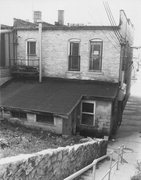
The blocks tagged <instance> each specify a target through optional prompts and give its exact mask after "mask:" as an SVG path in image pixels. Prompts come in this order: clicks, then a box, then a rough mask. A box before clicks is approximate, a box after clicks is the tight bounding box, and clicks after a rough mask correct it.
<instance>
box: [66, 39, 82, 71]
mask: <svg viewBox="0 0 141 180" xmlns="http://www.w3.org/2000/svg"><path fill="white" fill-rule="evenodd" d="M69 71H80V40H79V39H71V40H70V41H69Z"/></svg>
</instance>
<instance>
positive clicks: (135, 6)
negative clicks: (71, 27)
mask: <svg viewBox="0 0 141 180" xmlns="http://www.w3.org/2000/svg"><path fill="white" fill-rule="evenodd" d="M103 1H104V0H0V24H6V25H12V24H13V18H18V19H23V20H29V21H31V22H32V21H33V11H36V10H39V11H42V20H43V21H47V22H49V23H53V24H54V22H55V21H57V16H58V12H57V11H58V10H59V9H60V10H64V17H65V24H67V23H79V24H87V25H110V23H109V20H108V18H107V15H106V12H105V9H104V6H103ZM107 2H108V4H109V6H110V9H111V11H112V14H113V16H114V19H115V21H116V24H117V25H118V24H119V11H120V10H121V9H123V10H124V11H125V13H126V15H127V17H128V18H129V19H130V20H131V22H132V24H133V25H134V27H135V32H134V37H135V40H134V42H135V45H136V46H141V35H140V34H141V0H107Z"/></svg>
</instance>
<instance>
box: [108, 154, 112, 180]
mask: <svg viewBox="0 0 141 180" xmlns="http://www.w3.org/2000/svg"><path fill="white" fill-rule="evenodd" d="M112 160H113V153H112V154H111V156H110V168H109V176H108V180H110V177H111V170H112Z"/></svg>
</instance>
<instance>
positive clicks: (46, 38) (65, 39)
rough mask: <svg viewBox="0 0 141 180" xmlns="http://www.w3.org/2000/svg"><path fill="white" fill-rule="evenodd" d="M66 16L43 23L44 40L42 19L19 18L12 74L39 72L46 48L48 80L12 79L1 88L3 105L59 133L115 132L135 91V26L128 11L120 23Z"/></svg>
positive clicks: (44, 62) (44, 70)
mask: <svg viewBox="0 0 141 180" xmlns="http://www.w3.org/2000/svg"><path fill="white" fill-rule="evenodd" d="M63 16H64V14H63V12H61V15H60V16H59V18H58V20H59V22H58V23H55V24H56V25H51V24H48V23H43V28H42V41H41V42H40V36H39V30H38V23H30V22H26V21H23V20H19V19H15V22H14V30H15V31H16V33H17V37H18V40H17V42H18V43H17V59H16V60H15V63H14V64H15V65H16V66H17V69H16V70H14V72H13V74H14V75H17V74H18V75H19V74H22V75H24V73H25V74H27V69H28V72H29V74H30V73H31V72H32V73H33V69H32V68H33V67H36V72H37V73H38V72H39V57H40V50H41V53H42V75H43V82H42V83H39V84H38V83H37V82H33V81H27V80H26V81H24V83H23V82H21V80H16V81H13V82H11V83H10V84H9V85H7V86H6V87H3V88H2V89H1V91H2V93H3V97H4V98H3V101H2V106H3V107H4V108H5V110H7V111H10V112H11V116H13V117H20V119H24V120H23V121H22V122H23V123H24V124H26V125H32V126H39V127H43V128H46V129H48V130H50V131H53V132H56V133H59V134H68V135H71V134H76V133H78V132H79V133H81V134H86V135H95V136H104V135H111V133H113V132H115V130H116V129H117V127H118V126H119V125H120V123H121V119H122V111H123V108H124V106H125V103H126V101H127V98H128V96H129V95H130V81H131V64H132V49H131V45H132V43H133V34H132V33H133V25H132V24H131V22H130V20H129V19H127V17H126V15H125V13H124V11H123V10H121V11H120V23H119V26H65V25H64V24H63V23H64V20H63V19H62V20H61V19H60V18H63ZM118 32H120V34H121V36H122V37H120V41H121V42H117V39H116V36H115V34H116V33H118ZM118 34H119V33H118ZM40 43H41V46H40ZM40 47H42V49H40ZM21 62H22V64H21ZM21 65H23V66H24V69H22V70H21ZM19 68H20V70H21V71H19ZM25 68H26V70H25ZM34 70H35V69H34ZM34 75H35V74H34ZM18 87H19V88H18ZM10 89H12V90H11V91H12V92H15V93H14V94H11V92H10ZM5 97H7V98H5Z"/></svg>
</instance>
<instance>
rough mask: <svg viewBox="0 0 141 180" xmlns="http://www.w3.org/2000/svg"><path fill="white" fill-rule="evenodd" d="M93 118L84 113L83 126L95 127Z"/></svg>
mask: <svg viewBox="0 0 141 180" xmlns="http://www.w3.org/2000/svg"><path fill="white" fill-rule="evenodd" d="M93 118H94V115H91V114H84V113H83V114H82V120H81V124H86V125H93Z"/></svg>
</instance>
